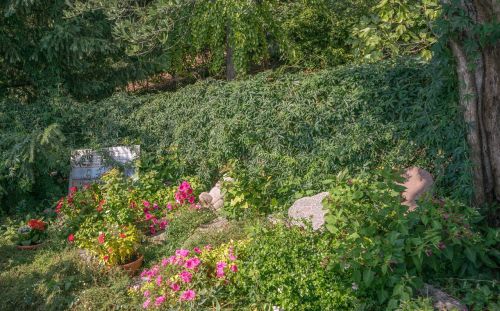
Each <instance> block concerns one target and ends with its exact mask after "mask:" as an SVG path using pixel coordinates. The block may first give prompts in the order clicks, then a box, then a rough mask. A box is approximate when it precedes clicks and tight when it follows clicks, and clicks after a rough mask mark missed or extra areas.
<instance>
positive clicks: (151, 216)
mask: <svg viewBox="0 0 500 311" xmlns="http://www.w3.org/2000/svg"><path fill="white" fill-rule="evenodd" d="M144 215H145V216H146V220H150V219H151V218H154V217H155V216H153V215H151V214H150V213H149V212H146V213H145V214H144Z"/></svg>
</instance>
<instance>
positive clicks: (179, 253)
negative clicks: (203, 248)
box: [175, 249, 189, 257]
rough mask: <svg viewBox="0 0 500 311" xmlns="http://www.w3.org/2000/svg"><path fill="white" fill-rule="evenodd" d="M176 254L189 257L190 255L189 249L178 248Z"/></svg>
mask: <svg viewBox="0 0 500 311" xmlns="http://www.w3.org/2000/svg"><path fill="white" fill-rule="evenodd" d="M175 255H177V256H181V257H187V256H188V255H189V251H188V250H187V249H178V250H176V251H175Z"/></svg>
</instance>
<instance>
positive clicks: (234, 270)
mask: <svg viewBox="0 0 500 311" xmlns="http://www.w3.org/2000/svg"><path fill="white" fill-rule="evenodd" d="M229 269H231V271H233V272H238V266H237V265H231V267H230V268H229Z"/></svg>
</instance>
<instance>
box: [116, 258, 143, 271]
mask: <svg viewBox="0 0 500 311" xmlns="http://www.w3.org/2000/svg"><path fill="white" fill-rule="evenodd" d="M143 260H144V255H140V256H139V257H138V258H137V259H136V260H134V261H132V262H129V263H127V264H124V265H120V267H121V268H122V269H123V270H125V271H127V272H128V274H129V275H134V274H135V272H136V271H137V270H138V269H139V268H140V267H141V266H142V262H143Z"/></svg>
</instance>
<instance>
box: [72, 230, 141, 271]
mask: <svg viewBox="0 0 500 311" xmlns="http://www.w3.org/2000/svg"><path fill="white" fill-rule="evenodd" d="M68 241H69V242H71V243H73V242H74V243H76V245H77V246H78V247H81V248H83V249H86V250H88V251H90V252H91V253H93V254H95V255H96V256H97V257H98V258H99V259H100V260H102V261H103V262H104V263H105V264H107V265H120V264H126V263H129V262H131V261H132V260H133V259H135V257H136V256H137V255H138V253H137V250H138V248H139V246H140V232H139V231H138V230H137V228H136V227H135V226H131V225H128V226H126V225H119V224H116V223H106V222H102V223H94V222H92V221H85V222H84V223H83V224H82V226H81V227H80V230H78V232H77V233H76V234H70V235H69V236H68Z"/></svg>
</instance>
